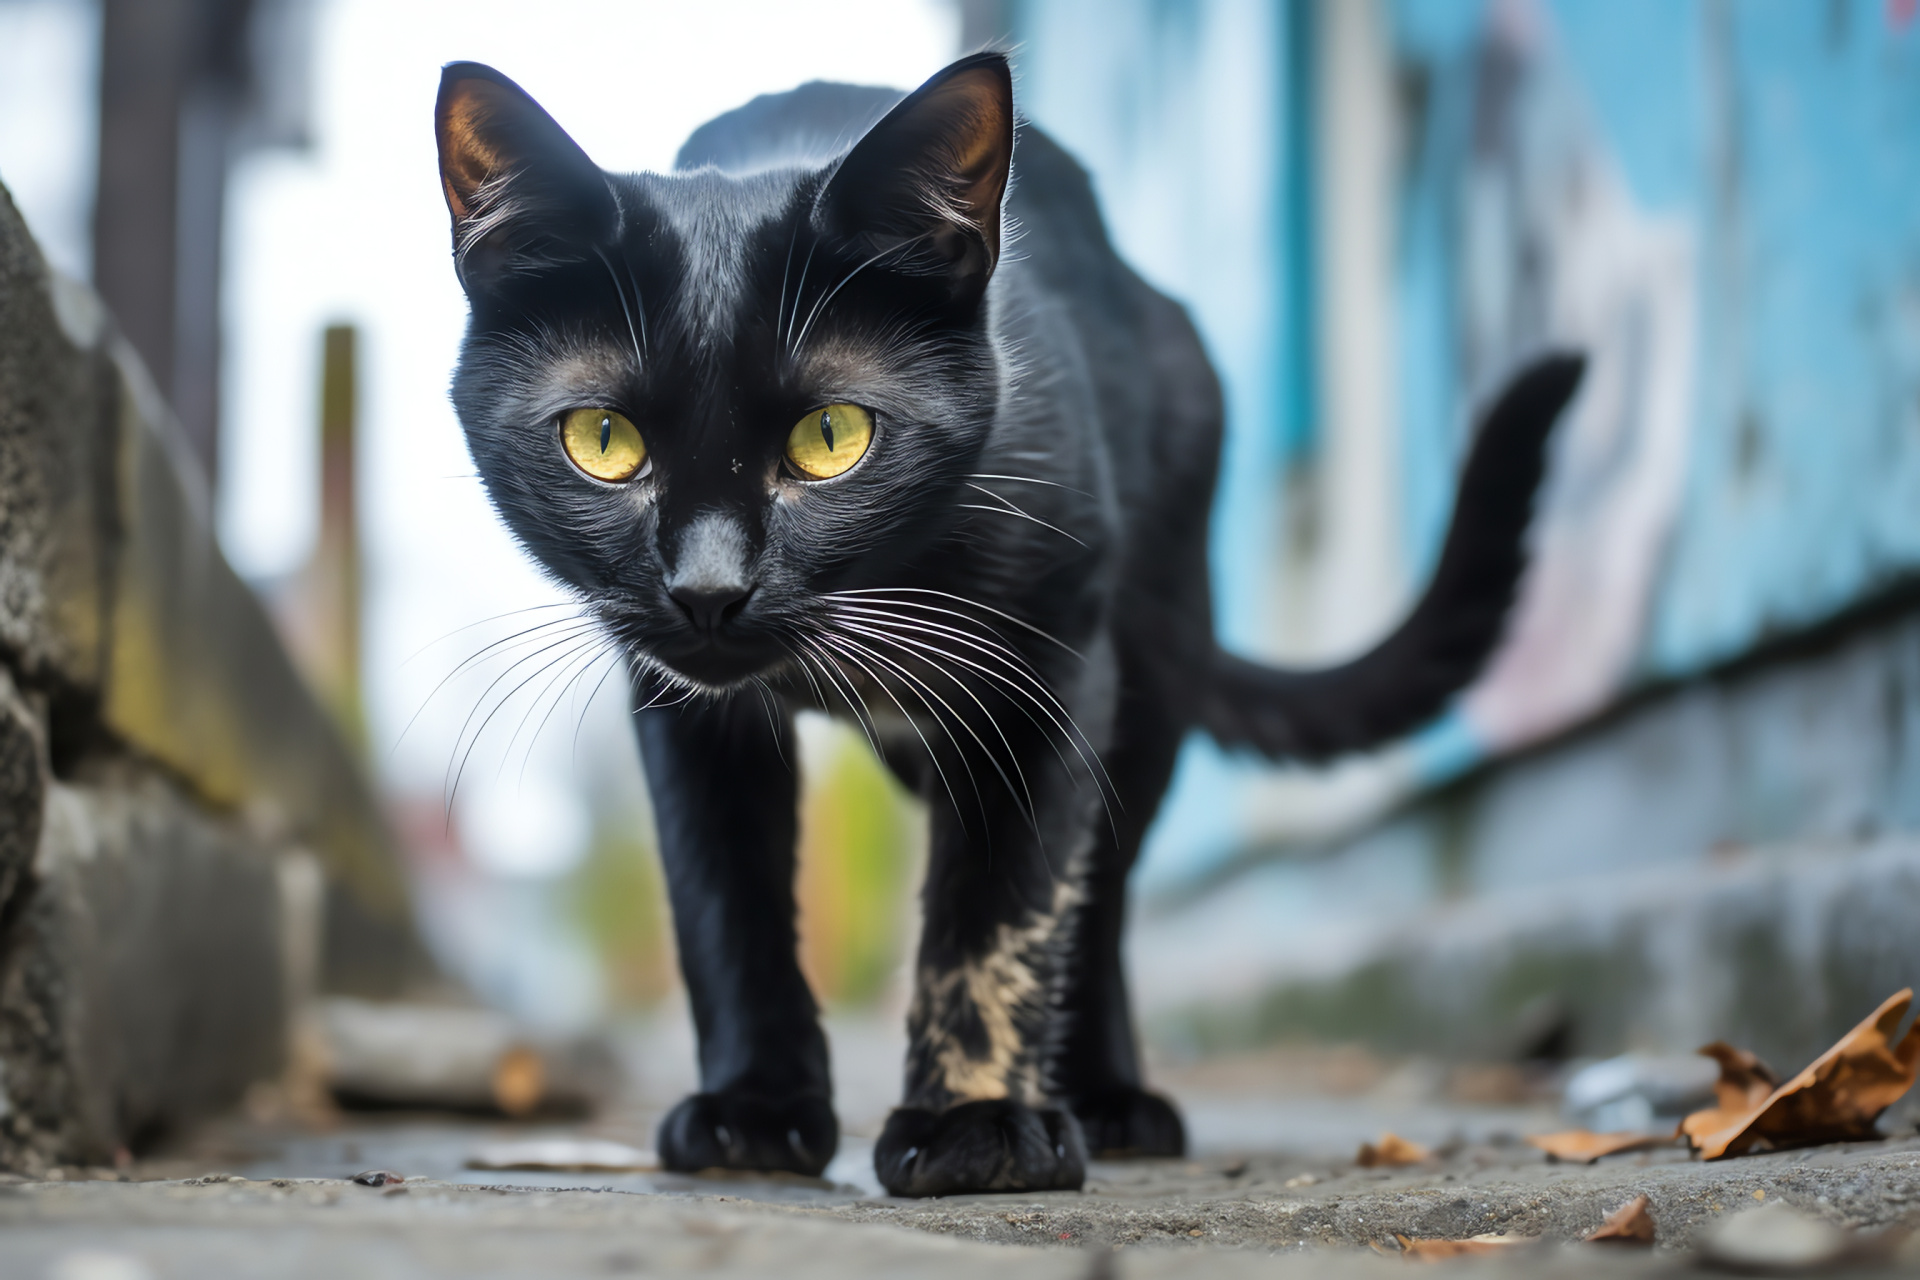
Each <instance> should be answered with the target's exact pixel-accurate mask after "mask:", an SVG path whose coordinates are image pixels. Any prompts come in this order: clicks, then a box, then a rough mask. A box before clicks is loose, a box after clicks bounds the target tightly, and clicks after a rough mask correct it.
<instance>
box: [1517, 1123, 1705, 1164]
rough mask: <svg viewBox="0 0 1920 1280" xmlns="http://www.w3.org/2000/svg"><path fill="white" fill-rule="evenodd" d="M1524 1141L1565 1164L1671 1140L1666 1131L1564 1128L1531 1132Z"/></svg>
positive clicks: (1586, 1160)
mask: <svg viewBox="0 0 1920 1280" xmlns="http://www.w3.org/2000/svg"><path fill="white" fill-rule="evenodd" d="M1527 1141H1528V1142H1529V1143H1530V1144H1532V1145H1533V1146H1536V1147H1538V1148H1540V1149H1541V1150H1542V1151H1544V1152H1546V1153H1547V1155H1548V1156H1549V1157H1550V1158H1552V1159H1554V1160H1565V1161H1566V1162H1567V1163H1569V1164H1592V1163H1593V1162H1594V1161H1595V1160H1598V1159H1599V1158H1600V1157H1601V1156H1617V1155H1619V1154H1620V1153H1621V1152H1623V1151H1646V1150H1649V1149H1651V1148H1653V1147H1660V1146H1665V1145H1666V1144H1667V1143H1669V1142H1672V1141H1673V1135H1672V1134H1670V1133H1633V1132H1622V1133H1595V1132H1593V1131H1592V1130H1591V1129H1568V1130H1566V1131H1565V1132H1564V1133H1535V1134H1529V1135H1528V1136H1527Z"/></svg>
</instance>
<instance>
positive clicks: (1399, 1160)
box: [1353, 1133, 1433, 1169]
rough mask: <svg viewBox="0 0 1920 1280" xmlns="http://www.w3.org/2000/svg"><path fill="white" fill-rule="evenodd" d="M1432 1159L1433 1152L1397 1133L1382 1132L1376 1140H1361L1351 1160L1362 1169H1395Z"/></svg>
mask: <svg viewBox="0 0 1920 1280" xmlns="http://www.w3.org/2000/svg"><path fill="white" fill-rule="evenodd" d="M1431 1159H1433V1152H1431V1151H1429V1150H1428V1149H1427V1148H1425V1147H1423V1146H1421V1145H1420V1144H1419V1143H1417V1142H1408V1141H1407V1140H1406V1139H1405V1138H1403V1137H1401V1136H1400V1135H1399V1134H1397V1133H1383V1134H1381V1135H1380V1140H1379V1141H1378V1142H1363V1143H1361V1144H1360V1151H1359V1153H1358V1154H1357V1155H1355V1156H1354V1157H1353V1162H1354V1163H1355V1164H1357V1165H1359V1166H1360V1167H1361V1168H1362V1169H1397V1168H1400V1167H1402V1166H1404V1165H1410V1164H1420V1163H1422V1162H1424V1161H1427V1160H1431Z"/></svg>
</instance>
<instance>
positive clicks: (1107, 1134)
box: [1073, 1087, 1187, 1160]
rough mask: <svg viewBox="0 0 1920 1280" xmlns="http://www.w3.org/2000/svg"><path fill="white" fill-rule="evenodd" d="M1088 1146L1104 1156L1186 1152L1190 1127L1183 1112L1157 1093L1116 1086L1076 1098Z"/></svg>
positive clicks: (1077, 1115) (1076, 1114) (1075, 1107)
mask: <svg viewBox="0 0 1920 1280" xmlns="http://www.w3.org/2000/svg"><path fill="white" fill-rule="evenodd" d="M1073 1114H1074V1117H1075V1118H1076V1119H1078V1120H1079V1121H1080V1128H1081V1130H1082V1131H1083V1132H1084V1133H1085V1134H1086V1139H1087V1150H1089V1151H1091V1152H1092V1153H1093V1154H1094V1156H1095V1157H1096V1158H1098V1159H1102V1160H1125V1159H1130V1158H1137V1157H1141V1156H1183V1155H1185V1154H1186V1153H1187V1129H1186V1126H1185V1125H1183V1124H1181V1123H1180V1113H1179V1112H1178V1111H1176V1110H1174V1107H1173V1104H1172V1103H1171V1102H1168V1101H1167V1100H1166V1099H1165V1098H1163V1097H1161V1096H1160V1095H1159V1094H1157V1093H1148V1092H1147V1091H1146V1090H1145V1089H1135V1088H1127V1087H1122V1088H1117V1089H1110V1090H1107V1091H1105V1092H1102V1093H1097V1094H1093V1095H1090V1096H1087V1097H1080V1098H1075V1099H1074V1100H1073Z"/></svg>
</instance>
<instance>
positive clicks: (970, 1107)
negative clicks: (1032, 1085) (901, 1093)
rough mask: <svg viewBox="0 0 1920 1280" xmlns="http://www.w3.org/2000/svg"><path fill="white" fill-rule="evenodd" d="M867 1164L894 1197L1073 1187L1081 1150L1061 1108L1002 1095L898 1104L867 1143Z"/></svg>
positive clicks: (1076, 1130)
mask: <svg viewBox="0 0 1920 1280" xmlns="http://www.w3.org/2000/svg"><path fill="white" fill-rule="evenodd" d="M873 1168H874V1172H875V1173H877V1174H879V1175H880V1184H881V1185H882V1186H884V1187H885V1188H886V1189H887V1190H888V1191H889V1192H891V1193H892V1194H894V1195H896V1196H945V1195H954V1194H956V1193H959V1192H964V1191H1077V1190H1079V1188H1080V1184H1081V1183H1082V1182H1084V1181H1086V1177H1087V1148H1086V1143H1085V1142H1084V1141H1082V1139H1081V1136H1080V1126H1079V1124H1078V1123H1077V1122H1076V1121H1075V1120H1074V1118H1073V1116H1072V1115H1071V1114H1070V1113H1068V1112H1066V1111H1058V1110H1054V1109H1052V1108H1046V1109H1036V1108H1034V1107H1027V1106H1022V1105H1021V1104H1020V1103H1018V1102H1014V1101H1012V1100H1011V1099H1006V1098H998V1099H993V1100H990V1101H986V1102H963V1103H961V1104H960V1105H959V1106H957V1107H950V1108H948V1109H947V1110H945V1111H937V1112H936V1111H922V1110H920V1109H918V1108H915V1107H901V1108H899V1109H898V1110H896V1111H895V1112H894V1113H893V1114H892V1115H890V1116H888V1117H887V1127H886V1128H885V1129H884V1130H883V1131H882V1132H881V1134H880V1141H879V1142H878V1143H876V1144H875V1145H874V1148H873Z"/></svg>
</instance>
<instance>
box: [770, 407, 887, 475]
mask: <svg viewBox="0 0 1920 1280" xmlns="http://www.w3.org/2000/svg"><path fill="white" fill-rule="evenodd" d="M872 443H873V415H871V414H869V413H868V412H867V411H866V410H865V409H862V408H861V407H860V406H859V405H857V404H830V405H828V406H827V407H826V408H824V409H815V410H814V411H813V412H812V413H809V414H808V415H807V416H806V417H804V418H802V419H800V421H798V422H796V423H794V424H793V430H792V431H791V432H789V433H788V434H787V461H788V462H791V463H792V464H793V467H794V470H796V471H798V472H799V473H800V474H801V475H803V476H806V477H807V478H808V479H811V480H831V479H832V478H833V477H835V476H837V475H839V474H840V473H841V472H842V471H845V470H846V469H847V468H848V467H851V466H852V465H853V464H854V463H856V462H858V461H860V457H861V455H862V454H864V453H866V451H867V446H868V445H870V444H872Z"/></svg>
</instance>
